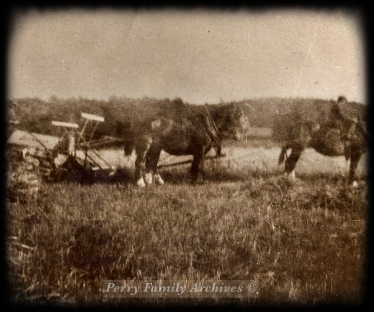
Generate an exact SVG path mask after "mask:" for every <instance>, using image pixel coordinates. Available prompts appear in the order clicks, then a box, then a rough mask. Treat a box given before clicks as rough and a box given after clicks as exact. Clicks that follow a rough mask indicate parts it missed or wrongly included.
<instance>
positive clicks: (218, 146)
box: [203, 105, 222, 157]
mask: <svg viewBox="0 0 374 312" xmlns="http://www.w3.org/2000/svg"><path fill="white" fill-rule="evenodd" d="M204 107H205V110H206V112H207V115H206V116H203V119H204V125H205V130H206V132H207V133H208V135H209V136H210V139H211V140H212V143H213V147H214V149H215V151H216V156H217V157H220V156H222V153H221V150H222V143H221V138H220V135H219V132H218V129H217V126H216V123H215V122H214V120H213V118H212V116H211V114H210V112H209V110H208V107H207V106H206V105H204Z"/></svg>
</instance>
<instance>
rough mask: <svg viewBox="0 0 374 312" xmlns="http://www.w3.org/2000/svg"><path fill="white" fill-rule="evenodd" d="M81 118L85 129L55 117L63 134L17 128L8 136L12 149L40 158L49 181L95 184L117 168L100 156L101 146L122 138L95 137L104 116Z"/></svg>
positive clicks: (27, 155) (41, 169)
mask: <svg viewBox="0 0 374 312" xmlns="http://www.w3.org/2000/svg"><path fill="white" fill-rule="evenodd" d="M81 117H82V119H84V124H83V127H82V129H81V130H79V125H78V124H76V123H68V122H62V121H55V120H53V121H52V125H53V126H55V127H58V128H60V129H62V131H61V130H60V133H61V136H60V137H56V136H50V135H43V134H38V133H32V132H26V131H21V130H18V129H16V130H15V131H14V132H13V133H12V134H11V136H10V137H9V139H8V146H9V150H10V151H11V153H12V154H16V155H18V157H20V158H22V159H30V158H31V159H33V160H34V163H35V160H36V161H38V163H39V166H38V167H39V168H38V171H39V174H40V175H41V176H42V178H43V179H44V180H46V181H49V182H57V181H68V182H77V183H93V182H94V181H97V180H105V179H108V178H110V177H111V176H113V174H114V172H115V168H114V167H113V166H111V165H110V164H109V163H108V162H107V161H106V160H105V159H104V158H103V157H101V156H100V154H99V153H98V152H97V148H99V147H103V146H107V145H111V144H113V143H116V142H120V141H122V140H121V139H119V138H114V137H110V136H103V137H102V138H99V139H93V138H94V134H95V131H96V129H97V127H98V125H99V124H100V123H101V122H104V117H101V116H97V115H93V114H87V113H82V114H81ZM14 151H15V152H16V153H14ZM10 157H12V156H10Z"/></svg>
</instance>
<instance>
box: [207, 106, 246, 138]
mask: <svg viewBox="0 0 374 312" xmlns="http://www.w3.org/2000/svg"><path fill="white" fill-rule="evenodd" d="M212 117H213V119H214V122H215V123H216V125H217V128H218V131H219V133H220V135H221V138H222V139H234V140H236V141H238V140H240V139H241V138H242V136H243V134H244V133H245V132H246V131H247V130H248V128H249V122H248V118H247V117H246V116H245V115H244V113H243V111H242V110H241V108H240V107H239V106H238V105H235V104H230V105H224V106H220V107H218V108H217V109H216V110H215V111H212Z"/></svg>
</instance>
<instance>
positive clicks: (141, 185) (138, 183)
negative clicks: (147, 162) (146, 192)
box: [136, 178, 146, 187]
mask: <svg viewBox="0 0 374 312" xmlns="http://www.w3.org/2000/svg"><path fill="white" fill-rule="evenodd" d="M136 185H137V186H139V187H146V184H145V183H144V179H143V178H140V179H139V180H138V181H136Z"/></svg>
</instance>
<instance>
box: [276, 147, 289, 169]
mask: <svg viewBox="0 0 374 312" xmlns="http://www.w3.org/2000/svg"><path fill="white" fill-rule="evenodd" d="M289 148H291V146H289V145H288V144H284V145H283V146H282V149H281V152H280V154H279V158H278V165H280V164H282V163H283V162H284V160H285V159H286V160H287V150H288V149H289Z"/></svg>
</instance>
